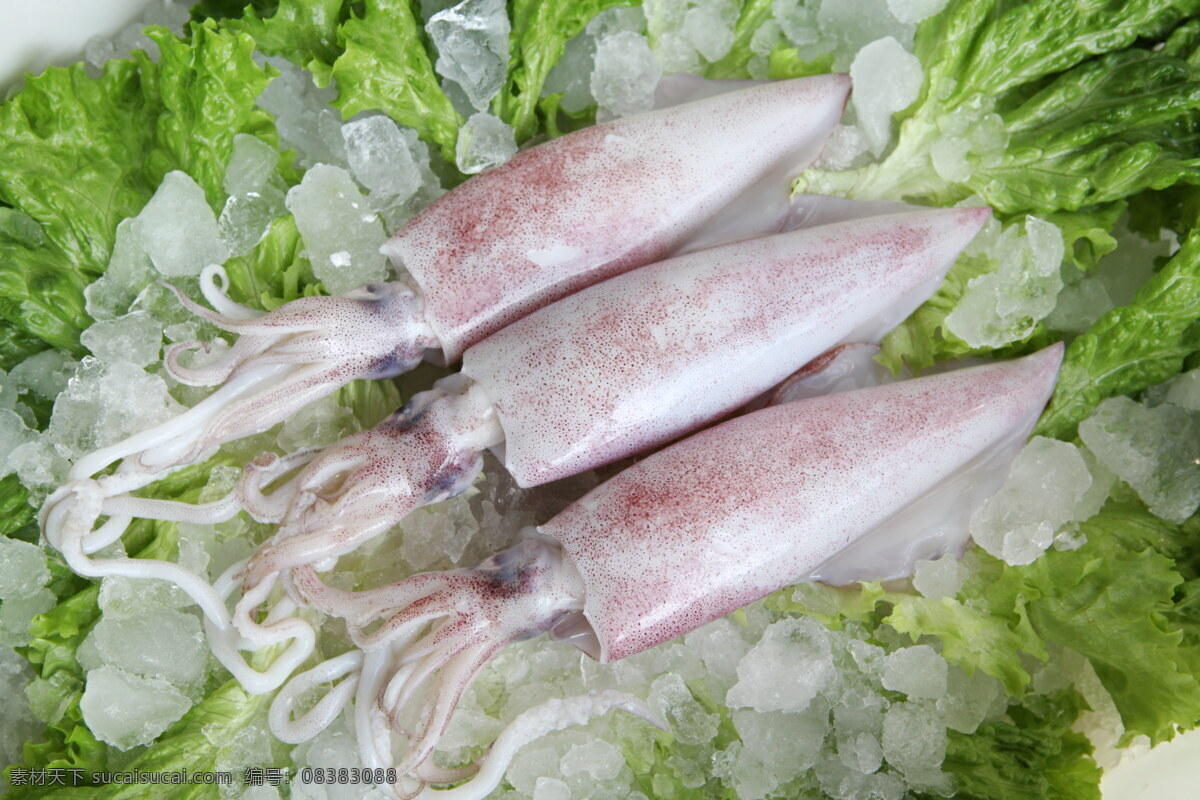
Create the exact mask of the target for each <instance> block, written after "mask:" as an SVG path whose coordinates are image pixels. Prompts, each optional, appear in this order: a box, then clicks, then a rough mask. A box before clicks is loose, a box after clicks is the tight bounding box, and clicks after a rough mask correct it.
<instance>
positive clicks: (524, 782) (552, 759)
mask: <svg viewBox="0 0 1200 800" xmlns="http://www.w3.org/2000/svg"><path fill="white" fill-rule="evenodd" d="M556 741H557V737H543V738H542V739H541V740H540V741H539V742H538V743H534V744H531V745H528V746H526V747H523V748H521V749H520V750H518V751H517V754H516V755H515V756H513V760H512V763H511V764H509V765H508V771H507V772H505V774H504V777H505V778H506V779H507V780H508V782H509V783H510V784H512V787H513V788H514V789H516V790H517V791H519V792H523V793H525V794H527V795H531V794H533V791H534V789H535V788H536V787H537V780H538V778H541V777H545V776H547V775H557V774H559V771H560V770H559V763H560V762H561V761H562V758H563V752H560V749H559V747H558V746H556V744H555V742H556ZM623 762H624V759H622V763H623Z"/></svg>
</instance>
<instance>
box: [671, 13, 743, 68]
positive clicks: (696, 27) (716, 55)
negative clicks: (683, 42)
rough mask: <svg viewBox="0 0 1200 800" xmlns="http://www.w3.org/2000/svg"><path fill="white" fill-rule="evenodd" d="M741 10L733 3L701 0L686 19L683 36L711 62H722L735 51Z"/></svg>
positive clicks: (684, 18) (686, 14)
mask: <svg viewBox="0 0 1200 800" xmlns="http://www.w3.org/2000/svg"><path fill="white" fill-rule="evenodd" d="M737 20H738V6H737V5H735V4H734V3H732V2H730V0H700V1H699V2H697V3H696V5H695V6H693V7H692V8H689V9H688V10H687V13H685V14H684V15H683V35H684V36H685V37H686V38H687V40H688V43H689V44H691V46H692V47H693V48H695V49H696V51H697V52H699V53H700V55H702V56H704V58H705V60H707V61H718V60H720V59H721V58H722V57H724V56H725V54H726V53H728V52H729V49H730V48H731V47H733V28H734V26H735V25H736V24H737Z"/></svg>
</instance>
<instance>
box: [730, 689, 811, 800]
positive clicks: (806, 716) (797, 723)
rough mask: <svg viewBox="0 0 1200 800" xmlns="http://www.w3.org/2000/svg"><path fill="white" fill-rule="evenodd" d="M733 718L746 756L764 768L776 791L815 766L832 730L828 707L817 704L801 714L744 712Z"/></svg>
mask: <svg viewBox="0 0 1200 800" xmlns="http://www.w3.org/2000/svg"><path fill="white" fill-rule="evenodd" d="M732 718H733V726H734V728H735V729H736V730H737V732H738V736H740V737H741V739H742V744H743V745H744V746H745V751H744V753H745V755H749V756H753V757H754V758H755V759H756V760H757V761H758V762H759V764H761V765H762V767H763V768H764V771H765V773H766V774H765V776H763V777H765V779H766V782H767V783H769V784H770V787H769V789H773V788H774V787H775V786H778V785H779V784H781V783H784V782H786V781H789V780H792V779H794V778H796V777H797V776H799V775H800V774H801V773H803V772H804V771H805V770H808V769H811V768H812V766H813V764H815V763H816V760H817V757H818V755H819V754H820V752H821V749H822V744H823V742H824V740H825V734H826V732H827V731H828V729H829V706H828V705H827V704H825V703H824V702H823V701H818V702H816V703H813V704H812V706H810V707H809V708H807V709H805V710H804V711H801V712H799V713H787V712H783V711H767V712H758V711H749V710H741V711H734V712H733V714H732ZM769 789H768V791H769Z"/></svg>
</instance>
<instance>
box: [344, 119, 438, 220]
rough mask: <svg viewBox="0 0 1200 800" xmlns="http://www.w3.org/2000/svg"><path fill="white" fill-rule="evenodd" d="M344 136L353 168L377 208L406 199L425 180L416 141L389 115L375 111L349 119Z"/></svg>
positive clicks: (347, 155)
mask: <svg viewBox="0 0 1200 800" xmlns="http://www.w3.org/2000/svg"><path fill="white" fill-rule="evenodd" d="M409 133H411V131H410V132H409ZM342 138H343V139H344V140H345V142H346V159H347V160H348V161H349V162H350V171H351V172H353V173H354V178H355V180H357V181H358V182H359V183H360V184H362V185H363V186H364V187H365V188H366V189H367V191H369V192H370V193H371V197H370V199H371V205H372V207H373V208H375V209H376V210H383V209H384V208H387V207H389V206H392V205H397V204H399V203H404V202H407V201H408V200H409V199H410V198H411V197H412V196H413V195H415V194H416V193H417V191H418V190H419V189H420V188H421V185H422V183H424V180H425V178H424V176H423V175H422V173H421V168H420V166H419V164H418V161H417V159H416V157H415V156H414V151H413V149H412V146H411V145H412V143H413V142H412V141H410V138H409V137H408V136H406V135H405V131H402V130H401V128H400V126H399V125H397V124H396V123H395V122H393V121H392V120H391V119H389V118H388V117H385V116H383V115H376V116H372V117H365V118H363V119H358V120H354V121H352V122H347V123H346V124H345V125H343V126H342ZM415 138H416V137H415V134H412V139H413V140H415Z"/></svg>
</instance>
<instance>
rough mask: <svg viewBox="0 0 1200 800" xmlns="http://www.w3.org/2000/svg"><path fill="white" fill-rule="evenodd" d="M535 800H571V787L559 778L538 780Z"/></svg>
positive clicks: (535, 785)
mask: <svg viewBox="0 0 1200 800" xmlns="http://www.w3.org/2000/svg"><path fill="white" fill-rule="evenodd" d="M533 800H571V787H570V786H567V785H566V784H565V783H563V782H562V781H560V780H559V779H558V778H545V777H543V778H538V779H537V783H536V784H534V787H533Z"/></svg>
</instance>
